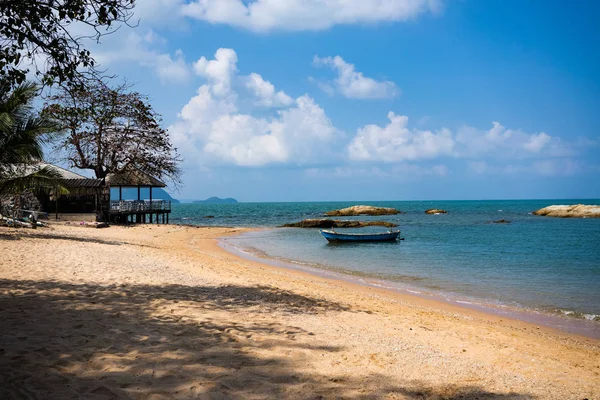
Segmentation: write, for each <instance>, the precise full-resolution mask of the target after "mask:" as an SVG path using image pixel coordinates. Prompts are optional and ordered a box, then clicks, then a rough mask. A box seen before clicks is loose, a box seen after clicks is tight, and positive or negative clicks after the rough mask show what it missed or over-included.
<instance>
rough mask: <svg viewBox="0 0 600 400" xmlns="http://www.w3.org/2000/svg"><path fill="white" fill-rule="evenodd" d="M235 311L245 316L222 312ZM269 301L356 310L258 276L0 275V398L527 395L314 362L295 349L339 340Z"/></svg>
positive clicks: (302, 310) (316, 309) (315, 309)
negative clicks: (398, 380) (175, 281)
mask: <svg viewBox="0 0 600 400" xmlns="http://www.w3.org/2000/svg"><path fill="white" fill-rule="evenodd" d="M241 311H244V312H248V315H253V316H255V317H254V318H252V319H251V320H248V321H244V322H243V323H240V322H239V318H238V319H236V321H237V322H233V321H232V320H231V319H230V318H228V316H231V315H232V314H231V313H236V312H241ZM274 312H277V313H282V314H284V315H291V316H294V315H298V314H306V313H310V314H319V313H336V312H354V311H353V310H351V309H349V308H348V307H347V306H345V305H342V304H338V303H334V302H329V301H325V300H322V299H316V298H310V297H306V296H301V295H298V294H294V293H292V292H287V291H283V290H278V289H274V288H270V287H260V286H259V287H244V286H224V287H212V286H180V285H165V286H151V285H119V286H117V285H114V286H102V285H77V284H67V283H60V282H52V281H45V282H35V281H12V280H0V321H2V323H1V324H0V398H2V399H12V398H43V399H71V398H85V399H133V398H144V399H146V398H151V399H170V398H194V399H196V398H200V399H255V398H276V399H285V398H298V399H324V398H327V399H329V398H348V399H368V398H369V399H370V398H373V399H376V398H389V399H405V398H407V399H434V398H435V399H509V398H510V399H529V398H530V397H528V396H525V395H519V394H517V393H512V394H510V395H503V394H496V393H491V392H487V391H484V390H482V389H480V388H477V387H452V388H447V387H446V388H431V387H424V385H422V384H420V383H419V382H407V383H406V385H404V386H403V387H395V386H390V384H389V377H387V376H384V375H366V376H365V377H363V378H361V379H356V378H349V377H346V376H336V375H334V374H332V373H329V374H328V373H327V371H312V370H310V369H307V368H306V363H305V360H303V359H302V357H303V354H307V353H308V352H319V353H327V352H341V351H343V348H340V347H337V346H330V345H323V344H322V343H323V342H322V341H319V338H318V337H316V335H314V334H313V333H311V332H308V331H306V330H304V329H302V328H299V327H295V326H292V325H286V324H279V323H273V322H272V321H273V320H272V319H271V320H270V321H271V322H268V321H267V320H266V318H262V317H264V316H266V315H268V314H271V313H274ZM208 313H210V316H211V318H209V317H208V315H207V314H208ZM203 315H204V316H205V317H203ZM215 316H216V317H215ZM261 316H262V317H261ZM249 319H250V318H249ZM282 320H284V321H286V320H290V319H289V318H287V319H282ZM291 320H293V319H291ZM319 343H320V344H319ZM290 354H291V355H290Z"/></svg>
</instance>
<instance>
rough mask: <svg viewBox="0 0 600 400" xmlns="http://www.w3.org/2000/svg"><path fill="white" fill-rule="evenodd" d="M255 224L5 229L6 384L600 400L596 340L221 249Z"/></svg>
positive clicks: (0, 301) (151, 392) (62, 393)
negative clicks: (224, 242) (226, 240)
mask: <svg viewBox="0 0 600 400" xmlns="http://www.w3.org/2000/svg"><path fill="white" fill-rule="evenodd" d="M247 231H248V230H247V229H241V228H209V227H206V228H200V227H194V228H192V227H183V226H176V225H152V226H149V225H144V226H133V227H119V226H113V227H110V228H108V229H85V228H81V227H76V226H53V227H52V228H48V229H46V228H44V229H38V230H36V231H32V230H24V229H21V230H18V229H0V252H2V254H3V257H2V258H0V319H1V320H2V321H3V324H0V355H1V357H0V397H2V398H15V397H16V398H20V397H25V396H26V395H27V396H29V397H36V398H48V399H53V398H92V397H97V398H100V397H101V398H123V399H130V398H153V399H154V398H156V399H167V398H168V399H171V398H181V399H185V398H190V397H192V398H234V399H235V398H255V399H259V398H285V399H305V398H324V399H334V398H386V399H398V400H403V399H414V398H420V399H426V400H429V399H431V400H433V399H439V398H464V399H477V398H479V399H481V398H522V399H531V398H536V399H556V400H558V399H560V400H562V399H567V398H573V399H575V398H577V399H583V398H598V397H600V381H599V380H598V376H599V375H600V365H598V360H599V359H600V358H599V357H600V341H599V340H595V339H590V338H586V337H582V336H578V335H575V334H569V333H564V332H562V331H557V330H554V329H551V328H546V327H544V326H536V325H532V324H529V323H526V322H523V321H517V320H512V319H509V318H504V317H497V316H493V315H490V314H488V313H484V312H480V311H477V310H470V309H466V308H464V307H459V306H457V305H453V304H444V303H441V302H439V301H434V300H431V299H427V298H419V297H416V296H410V295H408V294H402V293H394V292H392V291H390V290H387V289H384V288H377V287H370V286H364V285H359V284H357V283H353V282H346V281H343V280H339V279H334V278H330V277H329V278H326V277H319V276H317V275H314V274H311V273H308V272H303V271H293V270H290V269H285V268H278V267H274V266H271V265H268V264H265V263H264V262H255V261H248V260H247V259H244V258H241V257H239V256H237V255H235V254H231V253H229V252H228V251H226V250H225V249H223V248H222V247H220V245H219V240H222V239H220V238H223V237H226V238H227V237H231V236H232V235H236V234H239V233H240V232H247ZM24 249H26V251H24Z"/></svg>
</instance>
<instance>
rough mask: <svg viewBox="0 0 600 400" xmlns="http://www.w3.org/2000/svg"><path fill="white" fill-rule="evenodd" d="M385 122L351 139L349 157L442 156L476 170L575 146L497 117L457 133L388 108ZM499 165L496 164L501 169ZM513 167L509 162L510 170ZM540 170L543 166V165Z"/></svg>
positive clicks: (570, 151) (565, 152)
mask: <svg viewBox="0 0 600 400" xmlns="http://www.w3.org/2000/svg"><path fill="white" fill-rule="evenodd" d="M388 118H389V121H390V122H389V123H388V124H387V125H385V126H379V125H367V126H364V127H361V128H359V129H358V130H357V133H356V136H355V137H354V138H353V139H352V141H351V142H350V144H349V145H348V149H347V150H348V155H349V158H350V159H352V160H356V161H370V162H384V163H394V162H403V161H414V160H426V159H434V158H439V157H452V158H465V159H468V160H471V161H470V162H469V168H470V169H472V170H473V171H475V172H477V173H483V172H486V171H492V170H494V169H493V168H490V167H489V166H488V164H487V162H486V161H484V160H480V161H477V159H482V158H486V160H489V159H492V160H511V159H512V160H523V159H543V158H546V159H548V158H560V157H563V158H564V157H569V156H573V155H574V154H576V153H577V151H576V149H575V146H574V145H573V144H570V143H565V142H564V141H562V140H560V139H559V138H557V137H554V136H550V135H548V134H546V133H544V132H539V133H533V134H528V133H525V132H523V131H521V130H513V129H507V128H505V127H504V126H502V125H501V124H500V123H498V122H494V123H492V127H491V128H490V129H489V130H479V129H476V128H473V127H462V128H460V129H459V130H458V131H457V132H456V133H454V132H452V131H451V130H450V129H446V128H442V129H440V130H438V131H435V132H433V131H429V130H420V129H414V128H409V127H408V117H406V116H400V115H396V114H394V113H393V112H390V113H389V114H388ZM496 170H497V169H496ZM513 170H514V168H508V170H507V172H509V171H513ZM538 170H539V171H540V172H541V171H542V169H538Z"/></svg>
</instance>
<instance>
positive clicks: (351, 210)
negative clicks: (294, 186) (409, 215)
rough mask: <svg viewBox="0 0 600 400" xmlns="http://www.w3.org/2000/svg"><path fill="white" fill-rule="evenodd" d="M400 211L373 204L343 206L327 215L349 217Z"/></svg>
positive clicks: (388, 213)
mask: <svg viewBox="0 0 600 400" xmlns="http://www.w3.org/2000/svg"><path fill="white" fill-rule="evenodd" d="M396 214H400V211H398V210H396V209H395V208H388V207H373V206H352V207H348V208H342V209H341V210H333V211H328V212H326V213H325V215H329V216H333V217H349V216H355V215H396Z"/></svg>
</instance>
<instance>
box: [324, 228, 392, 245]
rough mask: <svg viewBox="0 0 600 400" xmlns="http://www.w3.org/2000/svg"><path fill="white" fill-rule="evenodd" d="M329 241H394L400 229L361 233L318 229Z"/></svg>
mask: <svg viewBox="0 0 600 400" xmlns="http://www.w3.org/2000/svg"><path fill="white" fill-rule="evenodd" d="M320 232H321V234H322V235H323V237H325V239H327V240H328V241H329V242H335V243H338V242H351V243H352V242H395V241H396V240H398V236H399V235H400V231H394V232H385V233H374V234H361V233H337V232H332V231H324V230H321V231H320Z"/></svg>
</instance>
